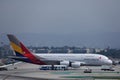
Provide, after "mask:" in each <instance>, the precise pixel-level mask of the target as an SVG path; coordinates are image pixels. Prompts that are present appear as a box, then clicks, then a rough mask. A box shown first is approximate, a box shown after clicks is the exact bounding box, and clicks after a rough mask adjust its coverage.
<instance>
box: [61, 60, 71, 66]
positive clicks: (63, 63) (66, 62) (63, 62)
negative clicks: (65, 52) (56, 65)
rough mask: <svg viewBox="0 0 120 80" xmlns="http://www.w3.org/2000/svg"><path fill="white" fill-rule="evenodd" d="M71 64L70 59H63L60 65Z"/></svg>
mask: <svg viewBox="0 0 120 80" xmlns="http://www.w3.org/2000/svg"><path fill="white" fill-rule="evenodd" d="M69 64H70V62H69V61H62V62H60V65H67V66H69Z"/></svg>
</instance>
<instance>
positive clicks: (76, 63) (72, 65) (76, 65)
mask: <svg viewBox="0 0 120 80" xmlns="http://www.w3.org/2000/svg"><path fill="white" fill-rule="evenodd" d="M80 65H81V63H80V62H73V63H71V67H73V68H79V67H80Z"/></svg>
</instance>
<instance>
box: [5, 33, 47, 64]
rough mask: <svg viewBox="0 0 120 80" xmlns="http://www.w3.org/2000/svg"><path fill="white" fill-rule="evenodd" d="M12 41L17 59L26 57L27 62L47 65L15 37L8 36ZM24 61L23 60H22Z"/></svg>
mask: <svg viewBox="0 0 120 80" xmlns="http://www.w3.org/2000/svg"><path fill="white" fill-rule="evenodd" d="M7 36H8V38H9V40H10V45H11V46H12V48H13V50H14V52H15V54H16V56H17V57H25V58H27V60H25V62H29V63H34V64H41V65H43V64H45V63H44V62H43V61H41V60H39V59H38V58H37V57H36V56H35V55H34V54H32V53H31V52H30V51H29V49H28V48H27V47H25V46H24V45H23V43H21V42H20V41H19V40H18V39H17V38H16V37H15V36H14V35H12V34H8V35H7ZM22 61H23V60H22Z"/></svg>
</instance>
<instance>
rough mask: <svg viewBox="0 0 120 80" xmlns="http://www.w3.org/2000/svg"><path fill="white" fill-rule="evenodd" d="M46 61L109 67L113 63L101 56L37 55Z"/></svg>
mask: <svg viewBox="0 0 120 80" xmlns="http://www.w3.org/2000/svg"><path fill="white" fill-rule="evenodd" d="M37 56H40V57H42V58H44V59H46V60H52V61H70V62H81V63H84V64H86V65H109V64H112V61H111V60H110V59H109V58H107V57H106V56H104V55H100V54H72V53H71V54H37Z"/></svg>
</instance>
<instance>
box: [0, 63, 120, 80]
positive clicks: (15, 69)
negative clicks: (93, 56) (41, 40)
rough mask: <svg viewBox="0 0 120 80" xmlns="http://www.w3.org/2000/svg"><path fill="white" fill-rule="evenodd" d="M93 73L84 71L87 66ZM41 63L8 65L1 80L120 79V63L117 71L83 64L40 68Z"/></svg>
mask: <svg viewBox="0 0 120 80" xmlns="http://www.w3.org/2000/svg"><path fill="white" fill-rule="evenodd" d="M88 67H89V68H90V69H92V73H84V70H85V69H86V68H88ZM39 68H40V65H34V64H29V63H23V62H20V63H17V64H15V65H11V66H9V67H8V71H0V80H120V65H117V66H114V68H115V71H101V67H100V66H98V67H97V66H87V67H86V66H83V67H82V66H81V67H80V68H77V69H74V68H69V70H65V71H64V70H40V69H39Z"/></svg>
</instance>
